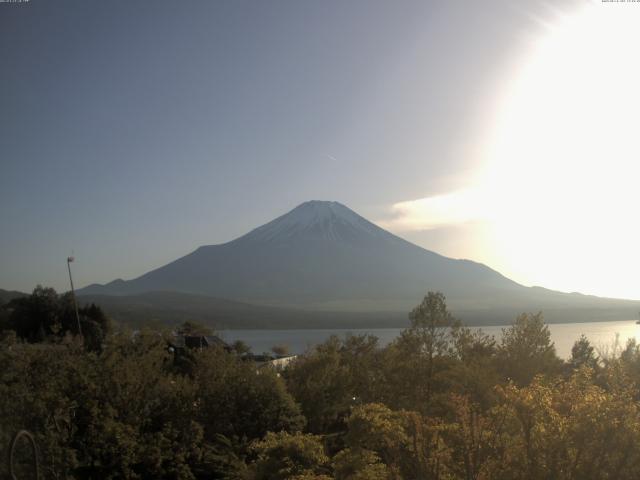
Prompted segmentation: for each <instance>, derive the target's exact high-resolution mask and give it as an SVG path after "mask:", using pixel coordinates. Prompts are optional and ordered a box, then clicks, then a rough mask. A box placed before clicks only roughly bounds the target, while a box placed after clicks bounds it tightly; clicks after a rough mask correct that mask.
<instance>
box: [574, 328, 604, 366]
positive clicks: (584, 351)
mask: <svg viewBox="0 0 640 480" xmlns="http://www.w3.org/2000/svg"><path fill="white" fill-rule="evenodd" d="M569 365H570V366H571V367H572V368H573V369H578V368H580V367H582V366H586V367H589V368H592V369H594V370H595V369H597V368H598V366H599V365H598V356H597V355H596V353H595V349H594V348H593V346H592V345H591V342H589V340H587V337H585V336H584V335H581V336H580V338H579V339H578V340H576V342H575V343H574V344H573V347H571V360H569Z"/></svg>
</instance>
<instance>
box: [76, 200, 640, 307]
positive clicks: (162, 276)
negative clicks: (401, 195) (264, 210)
mask: <svg viewBox="0 0 640 480" xmlns="http://www.w3.org/2000/svg"><path fill="white" fill-rule="evenodd" d="M428 290H438V291H442V292H443V293H444V294H445V295H446V296H447V299H448V301H449V303H450V305H451V307H452V308H453V309H455V310H459V311H465V312H472V311H477V312H480V313H482V315H484V316H486V315H487V314H488V312H491V311H492V310H493V311H496V312H497V311H499V310H500V311H502V310H504V309H507V310H509V311H514V312H515V311H530V310H534V311H537V310H545V309H549V310H554V311H562V310H563V309H574V310H575V309H578V310H580V311H583V310H584V309H585V308H595V309H598V308H603V309H611V308H612V306H613V305H614V304H615V309H619V308H622V310H621V312H625V313H624V315H626V314H627V313H626V312H627V310H629V315H631V308H634V309H637V308H638V306H640V302H633V301H625V300H616V299H601V298H599V297H588V296H584V295H581V296H576V295H574V294H569V293H564V292H555V291H552V290H548V289H544V288H543V287H536V288H534V287H525V286H523V285H520V284H518V283H517V282H514V281H512V280H510V279H508V278H507V277H505V276H504V275H502V274H500V273H499V272H496V271H495V270H492V269H491V268H489V267H488V266H486V265H483V264H481V263H477V262H474V261H472V260H466V259H451V258H448V257H445V256H442V255H440V254H438V253H436V252H432V251H430V250H427V249H424V248H422V247H420V246H417V245H415V244H412V243H410V242H408V241H407V240H405V239H402V238H401V237H398V236H396V235H394V234H393V233H391V232H388V231H386V230H384V229H382V228H381V227H379V226H377V225H375V224H374V223H372V222H370V221H368V220H367V219H366V218H364V217H362V216H360V215H358V214H357V213H356V212H354V211H352V210H351V209H349V208H348V207H346V206H345V205H343V204H341V203H338V202H328V201H317V200H314V201H309V202H305V203H302V204H300V205H298V206H297V207H295V208H294V209H292V210H291V211H289V212H287V213H285V214H284V215H280V216H278V217H277V218H275V219H274V220H271V221H270V222H267V223H265V224H264V225H261V226H259V227H257V228H254V229H252V230H250V231H249V232H247V233H246V234H244V235H242V236H240V237H238V238H236V239H234V240H231V241H229V242H226V243H222V244H218V245H203V246H201V247H199V248H197V249H196V250H194V251H192V252H191V253H189V254H187V255H185V256H183V257H181V258H178V259H176V260H174V261H173V262H170V263H168V264H166V265H164V266H161V267H159V268H156V269H153V270H151V271H149V272H147V273H145V274H143V275H141V276H139V277H136V278H134V279H132V280H121V279H118V280H114V281H113V282H110V283H108V284H106V285H95V284H94V285H91V286H88V287H85V288H83V289H80V290H79V292H78V293H79V294H80V295H97V294H101V295H139V294H142V293H144V292H149V291H174V292H180V293H185V294H194V295H204V296H210V297H216V298H223V299H227V300H232V301H235V302H245V303H250V304H254V305H267V306H277V307H284V308H299V309H306V310H318V311H322V310H325V311H334V312H335V311H353V312H356V311H369V312H373V311H378V312H383V311H387V312H401V311H405V312H406V311H408V310H409V309H410V308H412V307H413V306H414V305H415V304H416V303H417V302H419V300H420V299H421V297H422V296H423V295H424V293H425V292H426V291H428ZM631 305H633V307H631ZM628 318H632V316H629V317H628Z"/></svg>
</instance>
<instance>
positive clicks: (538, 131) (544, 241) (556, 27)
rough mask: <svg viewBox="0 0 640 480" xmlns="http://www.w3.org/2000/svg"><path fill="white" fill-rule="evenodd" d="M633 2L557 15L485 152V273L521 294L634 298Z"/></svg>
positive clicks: (639, 18)
mask: <svg viewBox="0 0 640 480" xmlns="http://www.w3.org/2000/svg"><path fill="white" fill-rule="evenodd" d="M639 25H640V4H628V5H625V4H621V5H618V4H606V3H604V4H601V5H592V6H590V7H589V8H586V9H584V10H583V11H581V12H579V13H577V14H574V15H571V16H563V17H559V18H558V20H557V22H555V23H554V24H553V25H552V26H549V32H548V34H547V35H546V36H545V37H544V38H542V39H541V40H540V41H539V42H538V43H537V44H536V45H535V48H534V51H533V53H532V55H531V57H530V58H529V59H528V62H526V64H525V65H523V66H522V67H521V68H520V70H519V71H518V72H517V73H516V75H515V77H514V79H513V81H512V83H511V88H510V89H509V90H508V91H505V92H502V94H503V99H504V101H503V103H502V105H501V107H500V108H499V110H498V114H497V122H496V125H495V128H494V130H493V134H492V135H491V136H490V139H489V143H488V145H487V146H486V149H485V151H486V152H487V157H486V167H485V170H484V172H483V179H482V181H481V182H480V187H479V189H480V191H481V192H482V193H481V194H480V196H481V197H484V198H485V201H487V199H488V201H487V203H488V204H490V205H491V210H492V211H491V212H490V213H489V214H488V216H489V219H490V220H489V221H490V222H491V224H492V230H493V236H494V238H493V245H494V248H495V250H494V251H493V252H490V253H489V255H490V257H492V264H493V266H495V267H496V268H498V269H499V270H501V271H502V272H503V273H505V274H507V275H511V276H513V277H514V278H515V279H518V280H521V281H523V282H524V283H527V284H543V285H545V286H548V287H552V288H559V289H563V290H578V291H583V292H585V293H597V294H600V295H610V296H624V297H629V298H640V283H639V282H638V281H637V280H636V277H637V276H638V275H639V274H640V260H639V257H640V255H638V248H639V243H640V223H639V221H638V212H637V208H638V205H639V204H640V202H639V201H638V199H639V198H640V176H639V175H638V173H639V172H640V163H639V160H640V123H639V122H638V115H639V113H640V62H639V61H638V46H639V45H640V28H638V26H639Z"/></svg>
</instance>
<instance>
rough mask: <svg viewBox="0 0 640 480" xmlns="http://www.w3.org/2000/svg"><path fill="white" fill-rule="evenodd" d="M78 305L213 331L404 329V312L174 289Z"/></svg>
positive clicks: (129, 319)
mask: <svg viewBox="0 0 640 480" xmlns="http://www.w3.org/2000/svg"><path fill="white" fill-rule="evenodd" d="M78 301H79V303H80V304H87V303H95V304H96V305H100V307H101V308H102V309H103V310H104V311H105V312H107V314H108V315H109V317H111V318H112V319H113V320H115V321H116V322H118V323H121V324H125V325H128V326H132V327H138V328H139V327H143V326H151V327H160V326H173V325H176V324H178V323H182V322H184V321H186V320H191V321H196V322H198V323H203V324H206V325H210V326H212V327H214V328H215V329H226V328H234V329H243V328H279V329H286V328H376V327H390V326H393V327H405V326H407V325H408V320H407V315H406V313H403V314H400V313H396V314H394V313H390V312H378V313H368V312H367V313H364V312H319V311H306V310H297V309H286V308H277V307H269V306H262V305H251V304H247V303H241V302H233V301H230V300H221V299H218V298H213V297H207V296H203V295H192V294H188V293H178V292H147V293H141V294H137V295H127V296H122V295H121V296H112V295H81V296H78Z"/></svg>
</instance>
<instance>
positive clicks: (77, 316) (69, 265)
mask: <svg viewBox="0 0 640 480" xmlns="http://www.w3.org/2000/svg"><path fill="white" fill-rule="evenodd" d="M74 260H75V259H74V257H67V268H68V270H69V283H71V296H72V297H73V307H74V309H75V311H76V321H77V322H78V333H79V334H80V336H82V327H81V326H80V314H79V313H78V301H77V300H76V291H75V289H74V288H73V277H72V276H71V262H73V261H74Z"/></svg>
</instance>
